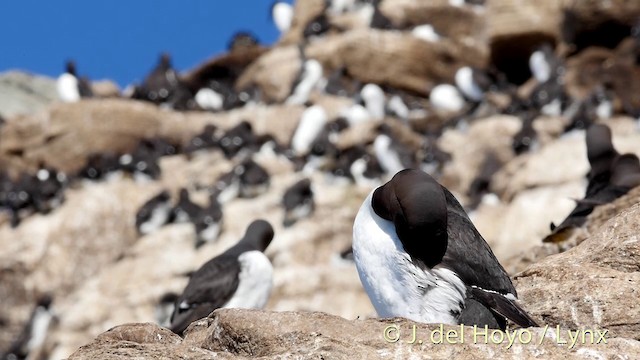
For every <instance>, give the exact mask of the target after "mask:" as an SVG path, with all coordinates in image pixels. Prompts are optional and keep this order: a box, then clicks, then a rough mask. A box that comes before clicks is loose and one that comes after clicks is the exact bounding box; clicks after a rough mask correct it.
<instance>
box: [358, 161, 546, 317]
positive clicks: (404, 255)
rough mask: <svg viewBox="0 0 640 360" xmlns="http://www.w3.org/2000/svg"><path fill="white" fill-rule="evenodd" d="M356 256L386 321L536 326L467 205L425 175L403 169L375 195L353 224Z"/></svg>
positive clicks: (377, 190) (365, 202)
mask: <svg viewBox="0 0 640 360" xmlns="http://www.w3.org/2000/svg"><path fill="white" fill-rule="evenodd" d="M353 255H354V260H355V262H356V267H357V270H358V274H359V275H360V280H361V281H362V284H363V286H364V288H365V290H366V292H367V294H368V295H369V299H370V300H371V302H372V303H373V306H374V307H375V309H376V311H377V313H378V315H379V316H381V317H396V316H401V317H406V318H408V319H411V320H414V321H419V322H424V323H446V324H465V325H479V326H484V325H488V326H489V327H490V328H500V329H504V328H505V327H506V319H509V320H511V321H513V322H514V323H516V324H518V325H520V326H523V327H528V326H536V323H535V321H534V320H533V319H531V317H529V315H527V313H526V312H525V311H524V310H522V309H521V308H520V307H519V306H518V304H517V303H516V302H515V300H516V289H515V287H514V286H513V284H512V283H511V280H510V279H509V275H508V274H507V272H506V271H505V270H504V268H503V267H502V266H501V265H500V263H499V262H498V260H497V259H496V257H495V256H494V255H493V252H492V251H491V249H490V248H489V245H488V244H487V243H486V242H485V240H484V239H483V238H482V236H481V235H480V233H478V231H477V230H476V228H475V226H474V225H473V223H472V222H471V220H469V217H468V216H467V214H466V213H465V211H464V209H463V208H462V206H461V205H460V203H458V201H457V200H456V198H455V197H454V196H453V195H452V194H451V193H450V192H449V191H448V190H447V189H446V188H445V187H443V186H442V185H440V184H439V183H438V182H436V181H435V180H434V179H433V178H432V177H431V176H429V175H428V174H426V173H424V172H422V171H419V170H411V169H407V170H403V171H401V172H399V173H397V174H396V175H395V176H394V177H393V178H392V179H391V181H389V182H388V183H386V184H384V185H383V186H381V187H379V188H377V189H375V190H373V191H372V192H371V193H370V194H369V195H368V196H367V198H366V199H365V200H364V203H363V204H362V207H361V208H360V210H359V211H358V214H357V216H356V219H355V222H354V225H353Z"/></svg>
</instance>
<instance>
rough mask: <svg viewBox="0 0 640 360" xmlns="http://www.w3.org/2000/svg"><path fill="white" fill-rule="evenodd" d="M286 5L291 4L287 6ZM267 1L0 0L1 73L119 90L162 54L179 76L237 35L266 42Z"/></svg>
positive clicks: (271, 35) (269, 34) (270, 37)
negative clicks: (72, 73)
mask: <svg viewBox="0 0 640 360" xmlns="http://www.w3.org/2000/svg"><path fill="white" fill-rule="evenodd" d="M288 2H292V0H289V1H288ZM271 4H272V1H271V0H226V1H223V0H186V1H177V0H176V1H169V0H110V1H79V0H54V1H49V0H39V1H36V0H19V1H0V14H3V19H2V21H0V34H2V36H1V39H2V51H0V71H6V70H9V69H21V70H26V71H29V72H34V73H39V74H45V75H49V76H58V75H59V74H60V73H61V72H62V71H63V67H64V62H65V60H66V59H67V58H73V59H74V60H75V61H76V64H77V68H78V73H79V74H80V75H86V76H89V77H90V78H91V79H103V78H109V79H112V80H115V81H116V82H117V83H118V84H119V85H120V86H125V85H127V84H129V83H132V82H136V81H140V80H142V79H143V78H144V76H145V75H146V74H147V73H148V72H149V71H150V70H151V68H153V67H154V66H155V64H156V62H157V59H158V55H159V54H160V53H161V52H163V51H167V52H169V53H171V55H172V57H173V64H174V66H175V67H177V68H178V69H179V70H185V69H188V68H191V67H193V66H194V65H197V64H198V63H200V62H202V61H203V60H205V59H207V58H209V57H211V56H213V55H216V54H220V53H222V52H224V51H225V49H226V46H227V42H228V41H229V39H230V38H231V36H232V35H233V34H234V33H235V32H237V31H241V30H244V31H249V32H251V33H253V34H254V35H255V36H256V37H257V38H258V39H259V40H260V42H261V43H263V44H272V43H273V42H274V41H276V40H277V38H278V36H279V34H278V30H277V29H276V28H275V26H274V25H273V22H272V21H271V16H270V8H271Z"/></svg>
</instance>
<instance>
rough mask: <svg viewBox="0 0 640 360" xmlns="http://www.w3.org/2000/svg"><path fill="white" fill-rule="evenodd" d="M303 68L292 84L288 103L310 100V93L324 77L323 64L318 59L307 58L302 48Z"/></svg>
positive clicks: (300, 102)
mask: <svg viewBox="0 0 640 360" xmlns="http://www.w3.org/2000/svg"><path fill="white" fill-rule="evenodd" d="M301 53H302V54H301V58H302V68H301V69H300V73H299V74H298V76H297V78H296V80H295V81H294V83H293V86H291V95H290V96H289V97H288V98H287V100H286V102H285V103H286V104H296V105H300V104H304V103H306V102H307V101H308V100H309V95H311V92H312V91H313V89H314V88H315V87H316V86H317V85H318V83H319V82H320V80H321V79H322V74H323V70H322V65H321V64H320V62H319V61H318V60H314V59H306V60H305V56H304V53H303V52H302V50H301Z"/></svg>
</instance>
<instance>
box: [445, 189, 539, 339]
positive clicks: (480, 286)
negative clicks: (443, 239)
mask: <svg viewBox="0 0 640 360" xmlns="http://www.w3.org/2000/svg"><path fill="white" fill-rule="evenodd" d="M443 189H444V192H445V196H446V197H447V202H448V204H449V207H448V209H447V210H448V212H447V222H448V223H449V226H448V229H449V234H448V235H449V242H448V246H447V251H446V252H445V255H444V257H443V259H442V262H441V263H440V264H439V265H438V266H439V267H445V268H448V269H451V270H453V271H454V272H455V273H456V274H457V275H458V277H460V279H461V280H462V281H463V282H464V283H465V284H467V286H469V287H470V289H469V290H468V291H467V297H468V298H469V299H471V300H473V301H477V302H478V303H480V304H482V305H484V306H485V307H487V308H488V309H490V310H491V311H492V312H494V313H497V314H499V315H500V316H502V317H504V318H506V319H509V320H511V321H513V322H514V323H516V324H518V325H520V326H522V327H530V326H537V324H536V322H535V321H534V320H533V319H532V318H531V317H530V316H529V315H528V314H527V313H526V312H525V311H524V310H523V309H522V308H521V307H520V306H519V305H518V304H517V303H516V302H515V300H512V299H509V298H508V297H507V296H506V295H507V294H511V295H512V296H513V297H514V299H515V297H516V296H517V293H516V289H515V287H514V286H513V283H512V282H511V279H510V278H509V275H508V274H507V272H506V271H505V270H504V268H503V267H502V265H500V262H498V259H496V257H495V255H494V254H493V251H491V248H490V247H489V244H487V242H486V241H485V240H484V238H483V237H482V235H480V233H479V232H478V230H476V228H475V226H474V225H473V223H472V222H471V220H470V219H469V217H468V216H467V214H466V213H465V212H464V209H463V208H462V206H461V205H460V203H458V201H457V200H456V199H455V197H454V196H453V194H451V193H450V192H449V191H448V190H447V189H446V188H444V187H443ZM454 239H455V240H454ZM456 259H464V261H459V260H458V261H457V260H456ZM471 304H473V302H472V303H471ZM464 316H467V315H466V314H464V312H463V314H462V315H461V318H463V319H462V320H464ZM462 323H464V321H462ZM498 325H501V327H503V326H504V325H502V324H501V322H500V321H499V320H498Z"/></svg>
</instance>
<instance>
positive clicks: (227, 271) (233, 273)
mask: <svg viewBox="0 0 640 360" xmlns="http://www.w3.org/2000/svg"><path fill="white" fill-rule="evenodd" d="M273 235H274V234H273V228H272V227H271V224H269V223H268V222H267V221H264V220H256V221H254V222H252V223H251V224H250V225H249V227H248V228H247V231H246V233H245V235H244V237H243V238H242V239H241V240H240V241H239V242H238V243H237V244H236V245H234V246H233V247H231V248H229V249H228V250H227V251H225V252H224V253H222V254H220V255H218V256H216V257H215V258H213V259H211V260H209V261H207V262H206V263H205V264H204V265H202V266H201V267H200V268H199V269H198V270H197V271H195V272H194V273H193V274H192V275H191V278H190V279H189V283H188V284H187V286H186V288H185V289H184V291H183V293H182V295H180V297H178V300H177V301H176V306H175V310H174V312H173V315H172V316H171V330H172V331H173V332H175V333H176V334H182V333H183V332H184V330H185V329H186V328H187V327H188V326H189V324H191V323H192V322H193V321H196V320H198V319H201V318H203V317H206V316H207V315H209V314H210V313H211V312H212V311H213V310H215V309H218V308H245V309H247V308H248V309H251V308H254V309H259V308H262V307H264V306H265V305H266V303H267V300H268V299H269V295H270V294H271V287H272V286H273V279H272V278H273V267H272V265H271V262H270V261H269V259H268V258H267V257H266V256H265V255H264V254H263V252H264V250H265V249H266V248H267V246H269V244H270V243H271V240H272V239H273Z"/></svg>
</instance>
